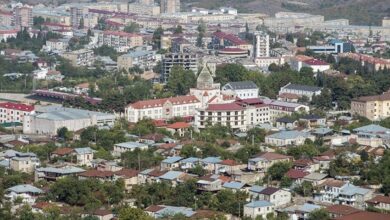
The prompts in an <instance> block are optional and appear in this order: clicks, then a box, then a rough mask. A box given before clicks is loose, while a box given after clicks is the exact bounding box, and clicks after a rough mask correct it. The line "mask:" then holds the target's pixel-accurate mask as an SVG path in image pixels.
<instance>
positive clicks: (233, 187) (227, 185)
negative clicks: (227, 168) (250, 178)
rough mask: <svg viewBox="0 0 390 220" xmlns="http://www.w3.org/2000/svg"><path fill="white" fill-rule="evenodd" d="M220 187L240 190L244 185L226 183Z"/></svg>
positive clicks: (233, 182)
mask: <svg viewBox="0 0 390 220" xmlns="http://www.w3.org/2000/svg"><path fill="white" fill-rule="evenodd" d="M222 186H223V187H225V188H229V189H241V188H242V187H244V186H245V183H241V182H235V181H232V182H226V183H224V184H223V185H222Z"/></svg>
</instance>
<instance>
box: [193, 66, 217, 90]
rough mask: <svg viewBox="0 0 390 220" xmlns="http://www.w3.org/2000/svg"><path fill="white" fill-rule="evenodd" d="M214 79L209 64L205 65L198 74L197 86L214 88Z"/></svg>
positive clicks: (198, 87) (199, 87)
mask: <svg viewBox="0 0 390 220" xmlns="http://www.w3.org/2000/svg"><path fill="white" fill-rule="evenodd" d="M213 83H214V79H213V76H212V75H211V73H210V71H209V69H208V68H207V65H204V66H203V68H202V71H201V72H200V73H199V75H198V79H197V80H196V88H197V89H212V88H213Z"/></svg>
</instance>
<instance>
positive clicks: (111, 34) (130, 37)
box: [95, 31, 144, 52]
mask: <svg viewBox="0 0 390 220" xmlns="http://www.w3.org/2000/svg"><path fill="white" fill-rule="evenodd" d="M95 34H96V35H97V43H98V46H102V45H107V46H110V47H113V48H115V49H116V50H117V51H118V52H127V51H128V50H129V49H131V48H134V47H138V46H142V45H143V43H144V42H143V38H142V36H141V35H138V34H132V33H126V32H122V31H95Z"/></svg>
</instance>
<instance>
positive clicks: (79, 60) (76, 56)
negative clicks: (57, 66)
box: [62, 49, 95, 66]
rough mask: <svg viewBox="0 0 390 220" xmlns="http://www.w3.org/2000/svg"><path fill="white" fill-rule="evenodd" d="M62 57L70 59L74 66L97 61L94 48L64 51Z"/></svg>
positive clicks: (87, 64)
mask: <svg viewBox="0 0 390 220" xmlns="http://www.w3.org/2000/svg"><path fill="white" fill-rule="evenodd" d="M62 57H64V58H65V59H68V60H69V61H70V62H71V63H72V65H73V66H90V65H92V64H93V63H94V62H95V56H94V53H93V50H88V49H80V50H75V51H69V52H64V53H63V54H62Z"/></svg>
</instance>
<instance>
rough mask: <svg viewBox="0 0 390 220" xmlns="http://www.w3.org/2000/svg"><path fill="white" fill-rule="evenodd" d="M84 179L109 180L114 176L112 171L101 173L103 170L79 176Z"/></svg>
mask: <svg viewBox="0 0 390 220" xmlns="http://www.w3.org/2000/svg"><path fill="white" fill-rule="evenodd" d="M79 176H83V177H97V178H107V177H112V176H114V172H112V171H101V170H87V171H85V172H82V173H80V174H79Z"/></svg>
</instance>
